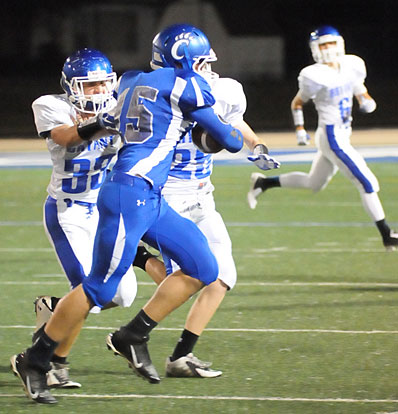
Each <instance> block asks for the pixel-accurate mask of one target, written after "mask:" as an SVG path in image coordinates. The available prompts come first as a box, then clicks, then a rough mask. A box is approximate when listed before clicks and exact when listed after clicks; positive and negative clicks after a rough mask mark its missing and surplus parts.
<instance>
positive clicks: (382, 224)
mask: <svg viewBox="0 0 398 414" xmlns="http://www.w3.org/2000/svg"><path fill="white" fill-rule="evenodd" d="M376 226H377V228H378V229H379V232H380V234H381V237H382V238H383V240H387V239H388V238H389V237H390V232H391V229H390V226H389V225H388V224H387V223H386V220H385V219H383V220H379V221H376Z"/></svg>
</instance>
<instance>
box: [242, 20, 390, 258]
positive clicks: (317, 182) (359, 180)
mask: <svg viewBox="0 0 398 414" xmlns="http://www.w3.org/2000/svg"><path fill="white" fill-rule="evenodd" d="M310 48H311V52H312V56H313V59H314V60H315V64H312V65H310V66H307V67H305V68H304V69H303V70H302V71H301V72H300V75H299V77H298V82H299V91H298V93H297V95H296V96H295V97H294V99H293V101H292V103H291V109H292V114H293V120H294V124H295V126H296V135H297V140H298V144H299V145H307V144H308V141H309V135H308V133H307V131H306V130H305V128H304V117H303V110H302V108H303V105H304V104H305V103H306V102H308V101H309V100H312V101H313V102H314V104H315V108H316V110H317V112H318V128H317V130H316V133H315V144H316V146H317V149H318V152H317V154H316V156H315V159H314V161H313V163H312V166H311V170H310V172H309V173H308V174H306V173H302V172H292V173H288V174H282V175H280V176H277V177H265V176H264V175H263V174H259V173H253V174H252V175H251V184H250V191H249V193H248V196H247V198H248V202H249V206H250V207H251V208H252V209H254V208H255V207H256V205H257V198H258V196H259V195H260V194H261V193H263V192H264V191H266V190H268V189H269V188H273V187H286V188H306V189H310V190H312V191H313V192H317V191H320V190H323V189H324V188H325V187H326V186H327V184H328V183H329V181H330V180H331V179H332V178H333V176H334V175H335V174H336V172H337V171H338V170H340V171H341V172H342V173H343V174H344V175H345V176H346V177H347V178H348V179H349V180H351V182H352V183H353V184H354V185H355V186H356V187H357V189H358V190H359V194H360V196H361V200H362V204H363V207H364V209H365V211H366V213H367V214H368V215H369V216H370V218H371V219H372V221H373V222H374V223H375V224H376V227H377V228H378V230H379V232H380V235H381V238H382V241H383V244H384V246H385V248H386V250H396V249H397V248H398V233H395V232H394V231H392V230H391V229H390V227H389V225H388V224H387V222H386V220H385V214H384V210H383V207H382V205H381V202H380V199H379V196H378V194H377V193H378V191H379V183H378V180H377V178H376V177H375V175H374V174H373V173H372V171H371V170H370V169H369V167H368V166H367V164H366V162H365V160H364V159H363V158H362V156H361V155H360V154H359V153H358V152H357V151H356V150H355V149H354V148H353V147H352V145H351V143H350V136H351V121H352V116H351V111H352V105H353V97H354V96H355V98H356V100H357V101H358V104H359V110H360V111H362V112H365V113H370V112H373V111H374V110H375V109H376V102H375V101H374V100H373V98H372V97H371V96H370V95H369V93H368V90H367V88H366V86H365V84H364V81H365V78H366V68H365V63H364V61H363V60H362V59H361V58H359V57H358V56H355V55H346V54H345V49H344V40H343V38H342V36H340V33H339V32H338V31H337V30H336V29H335V28H333V27H331V26H322V27H319V28H318V29H317V30H315V31H314V32H312V33H311V35H310Z"/></svg>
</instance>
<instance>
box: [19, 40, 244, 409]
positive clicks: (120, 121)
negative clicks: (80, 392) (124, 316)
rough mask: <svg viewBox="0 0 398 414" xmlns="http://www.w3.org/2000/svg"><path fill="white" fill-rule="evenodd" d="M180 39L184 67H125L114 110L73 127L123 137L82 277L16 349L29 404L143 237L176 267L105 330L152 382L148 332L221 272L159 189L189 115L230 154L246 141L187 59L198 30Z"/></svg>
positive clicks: (87, 135) (199, 53)
mask: <svg viewBox="0 0 398 414" xmlns="http://www.w3.org/2000/svg"><path fill="white" fill-rule="evenodd" d="M178 40H179V42H178V43H177V44H175V47H174V52H173V53H174V56H175V57H176V59H179V61H180V63H181V69H174V68H161V69H159V70H156V71H153V72H150V73H143V72H137V71H131V72H127V73H125V74H124V75H123V76H122V77H121V79H120V82H119V87H118V91H117V93H118V98H117V106H116V107H115V109H114V111H113V113H112V114H111V115H109V114H108V115H107V114H99V115H97V116H96V117H94V118H91V119H89V120H86V121H84V122H82V123H80V124H79V125H76V126H75V127H74V128H75V131H74V132H75V133H77V134H78V135H79V137H80V139H82V140H83V141H88V140H92V139H99V138H100V137H101V136H103V135H109V131H115V128H114V127H115V125H116V126H117V128H116V130H117V131H118V132H120V134H121V135H122V137H123V140H124V145H123V147H122V148H121V149H120V150H119V153H118V160H117V162H116V164H115V166H114V167H113V170H112V172H111V173H110V174H108V176H107V178H106V180H105V182H104V183H103V184H102V186H101V189H100V193H99V196H98V201H97V203H98V210H99V224H98V228H97V233H96V237H95V242H94V251H93V264H92V268H91V271H90V273H89V275H88V277H86V278H83V281H82V283H81V284H80V285H78V286H77V287H76V288H74V289H73V290H72V291H71V292H70V293H69V294H67V295H66V296H65V297H64V298H62V299H61V301H60V302H59V303H58V305H57V306H56V308H55V312H54V314H53V315H52V317H51V318H50V320H49V322H48V323H47V324H46V327H45V329H44V330H43V332H42V333H41V335H40V336H39V337H38V339H37V341H36V342H35V343H34V344H33V345H32V346H31V347H30V348H28V349H27V350H26V351H25V352H22V353H21V354H18V356H17V357H16V360H15V368H16V370H17V372H18V375H19V378H20V379H21V381H22V383H23V386H24V388H25V391H26V393H27V395H28V397H30V398H31V399H32V400H33V401H35V402H38V403H47V404H51V403H55V402H56V399H55V398H54V397H53V396H52V395H51V393H50V391H49V388H48V385H47V383H46V372H47V371H48V369H49V361H50V360H51V357H52V355H53V353H54V350H55V349H56V348H57V346H58V344H59V343H60V342H62V341H63V340H65V339H66V338H68V337H69V336H70V335H71V333H72V332H73V330H74V329H76V327H77V326H80V325H81V324H82V323H83V322H84V319H85V317H86V316H87V314H88V312H89V311H90V309H92V308H93V306H98V307H100V308H102V307H103V306H105V305H106V304H107V303H109V302H110V301H111V300H112V298H113V297H114V295H115V293H116V290H117V286H118V285H119V282H120V280H121V278H122V277H123V276H124V275H125V273H126V272H127V270H128V269H129V268H130V267H131V264H132V263H133V260H134V257H135V253H136V249H137V245H138V242H139V240H141V239H142V240H144V241H145V242H147V243H149V244H150V245H153V246H155V247H158V248H159V249H160V251H161V252H163V253H165V254H167V255H168V256H169V257H170V258H171V259H172V260H174V261H175V262H176V263H179V265H180V267H181V270H178V271H176V272H175V273H173V274H171V275H170V276H168V277H167V278H166V279H165V280H164V281H163V282H162V283H161V284H160V285H159V287H158V288H157V290H156V291H155V293H154V295H153V296H152V298H151V299H150V300H149V301H148V302H147V303H146V304H145V305H144V307H143V309H141V311H140V312H139V313H138V314H137V315H136V316H135V317H134V318H133V319H132V320H131V321H130V322H129V323H128V324H126V325H125V326H123V327H121V328H120V329H119V330H118V331H116V332H115V333H113V334H111V335H109V336H108V338H107V343H108V346H109V347H110V348H111V349H113V350H114V351H115V352H117V353H119V354H120V355H122V356H123V357H125V358H126V359H127V360H128V361H129V364H130V366H131V367H132V368H133V369H134V370H135V371H136V373H137V374H139V375H141V376H143V377H144V378H145V379H147V380H148V381H149V382H151V383H158V382H159V381H160V378H159V375H158V373H157V371H156V369H155V367H154V366H153V364H152V362H151V359H150V355H149V352H148V348H147V342H148V340H149V333H150V332H151V331H152V329H153V328H154V327H155V326H156V325H157V324H158V323H159V322H160V321H161V320H163V319H164V318H165V317H166V316H167V315H168V314H169V313H171V312H172V311H173V310H174V309H176V308H178V307H179V306H180V305H181V304H183V303H184V302H185V301H186V300H187V299H188V298H189V297H190V296H191V295H193V294H194V293H196V292H197V291H199V290H200V289H201V288H202V287H203V286H205V285H209V284H210V283H212V282H213V281H215V280H216V279H217V275H218V265H217V261H216V259H215V257H214V255H213V254H212V253H211V251H210V249H209V246H208V243H207V240H206V238H205V237H204V235H203V234H202V232H201V231H200V230H199V229H198V227H197V226H196V225H195V224H194V223H193V222H192V221H190V220H188V219H185V218H183V217H181V216H180V215H179V214H178V213H176V212H175V211H174V210H173V209H172V208H171V207H169V206H168V205H167V203H165V201H164V199H163V197H162V196H161V189H162V187H163V185H164V183H165V181H166V180H167V174H168V172H169V169H170V165H171V162H172V157H173V154H174V150H175V147H176V144H177V142H178V141H179V139H180V137H181V136H182V135H184V134H185V133H186V132H187V131H188V130H190V129H191V128H192V126H193V124H194V122H197V123H198V124H199V125H201V126H202V127H203V128H204V129H206V130H207V131H209V132H210V134H211V135H212V136H213V137H214V138H215V139H217V140H218V141H219V142H220V143H221V144H222V145H223V146H224V147H225V148H226V149H227V150H228V151H231V152H237V151H239V150H240V149H241V148H242V145H243V138H242V134H241V133H240V131H239V130H237V129H235V128H233V127H232V126H230V125H229V124H225V123H223V122H221V121H220V120H219V118H218V117H217V116H216V115H215V113H214V111H213V109H212V108H211V106H212V105H213V104H214V98H213V96H212V94H211V90H210V87H209V85H208V84H207V83H206V81H205V80H204V78H202V77H201V76H200V75H198V74H197V73H196V72H195V71H193V68H192V65H193V62H194V61H195V60H199V59H206V57H207V55H206V50H205V48H204V47H203V45H202V43H201V37H200V36H198V34H197V33H196V32H191V33H190V34H189V35H188V36H186V33H180V37H179V38H178Z"/></svg>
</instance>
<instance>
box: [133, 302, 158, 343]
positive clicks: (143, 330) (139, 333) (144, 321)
mask: <svg viewBox="0 0 398 414" xmlns="http://www.w3.org/2000/svg"><path fill="white" fill-rule="evenodd" d="M157 324H158V323H157V322H155V321H154V320H153V319H151V318H150V317H149V316H148V315H147V314H146V313H145V312H144V311H143V310H142V309H141V310H140V311H139V312H138V314H137V316H136V317H135V318H134V319H132V320H131V321H130V322H129V323H128V324H127V325H126V326H125V328H127V329H128V330H129V331H132V332H133V333H134V336H136V337H138V338H140V339H148V334H149V332H151V331H152V329H153V328H154V327H155V326H156V325H157Z"/></svg>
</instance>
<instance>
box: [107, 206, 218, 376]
mask: <svg viewBox="0 0 398 414" xmlns="http://www.w3.org/2000/svg"><path fill="white" fill-rule="evenodd" d="M162 210H163V211H162V214H161V216H160V218H159V220H158V221H157V223H155V225H153V226H152V227H151V228H150V229H149V231H148V232H147V233H146V234H145V235H144V238H143V240H144V241H145V242H147V243H149V244H150V245H152V246H154V247H156V246H157V247H158V249H159V250H160V251H161V253H163V252H164V254H166V255H168V256H170V257H171V258H172V259H173V260H174V261H176V262H178V263H179V264H180V265H181V269H182V271H177V272H175V273H173V274H171V275H170V276H168V277H167V278H166V279H165V280H164V281H163V282H162V283H161V284H160V286H159V287H158V288H157V289H156V291H155V293H154V295H153V296H152V298H151V299H150V300H149V301H148V302H147V303H146V305H145V306H144V307H143V308H142V310H141V311H140V312H139V313H138V314H137V315H136V317H135V318H134V319H133V320H131V321H130V322H129V323H128V324H127V325H125V326H123V327H121V328H120V329H119V330H118V331H116V332H114V333H113V334H110V335H108V337H107V343H108V346H109V347H110V348H111V349H113V350H114V351H115V350H116V352H117V353H119V354H122V355H123V356H124V357H125V358H126V359H128V360H129V362H130V363H131V365H132V366H133V367H135V369H136V372H137V373H138V374H139V375H142V376H143V377H145V378H146V379H148V381H149V382H152V383H156V382H159V380H160V379H159V377H158V376H154V373H153V368H154V367H153V365H152V363H151V361H150V357H149V353H148V350H147V346H146V343H147V341H148V339H149V333H150V332H151V331H152V329H153V328H154V327H155V326H156V325H157V324H158V323H159V322H160V321H162V320H163V319H164V318H165V317H166V316H167V315H169V314H170V313H171V312H172V311H173V310H174V309H176V308H178V307H179V306H180V305H182V304H183V303H184V302H186V301H187V300H188V299H189V297H191V296H192V295H193V294H194V293H196V292H197V291H198V290H200V289H201V288H202V287H203V285H204V284H205V285H207V284H210V283H211V282H213V281H214V280H215V279H216V278H217V274H218V266H217V262H216V260H215V258H214V256H213V254H212V253H211V251H210V249H209V247H208V243H207V241H206V238H205V237H204V235H203V234H202V232H201V231H200V230H199V229H198V227H197V226H196V225H195V224H194V223H193V222H192V221H190V220H188V219H185V218H183V217H181V216H180V215H179V214H177V213H176V212H175V211H174V210H173V209H171V208H170V207H169V206H168V205H167V204H164V206H163V209H162ZM188 275H190V276H188ZM128 349H129V350H130V351H129V353H130V355H128V354H127V350H128ZM155 372H156V371H155Z"/></svg>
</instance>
